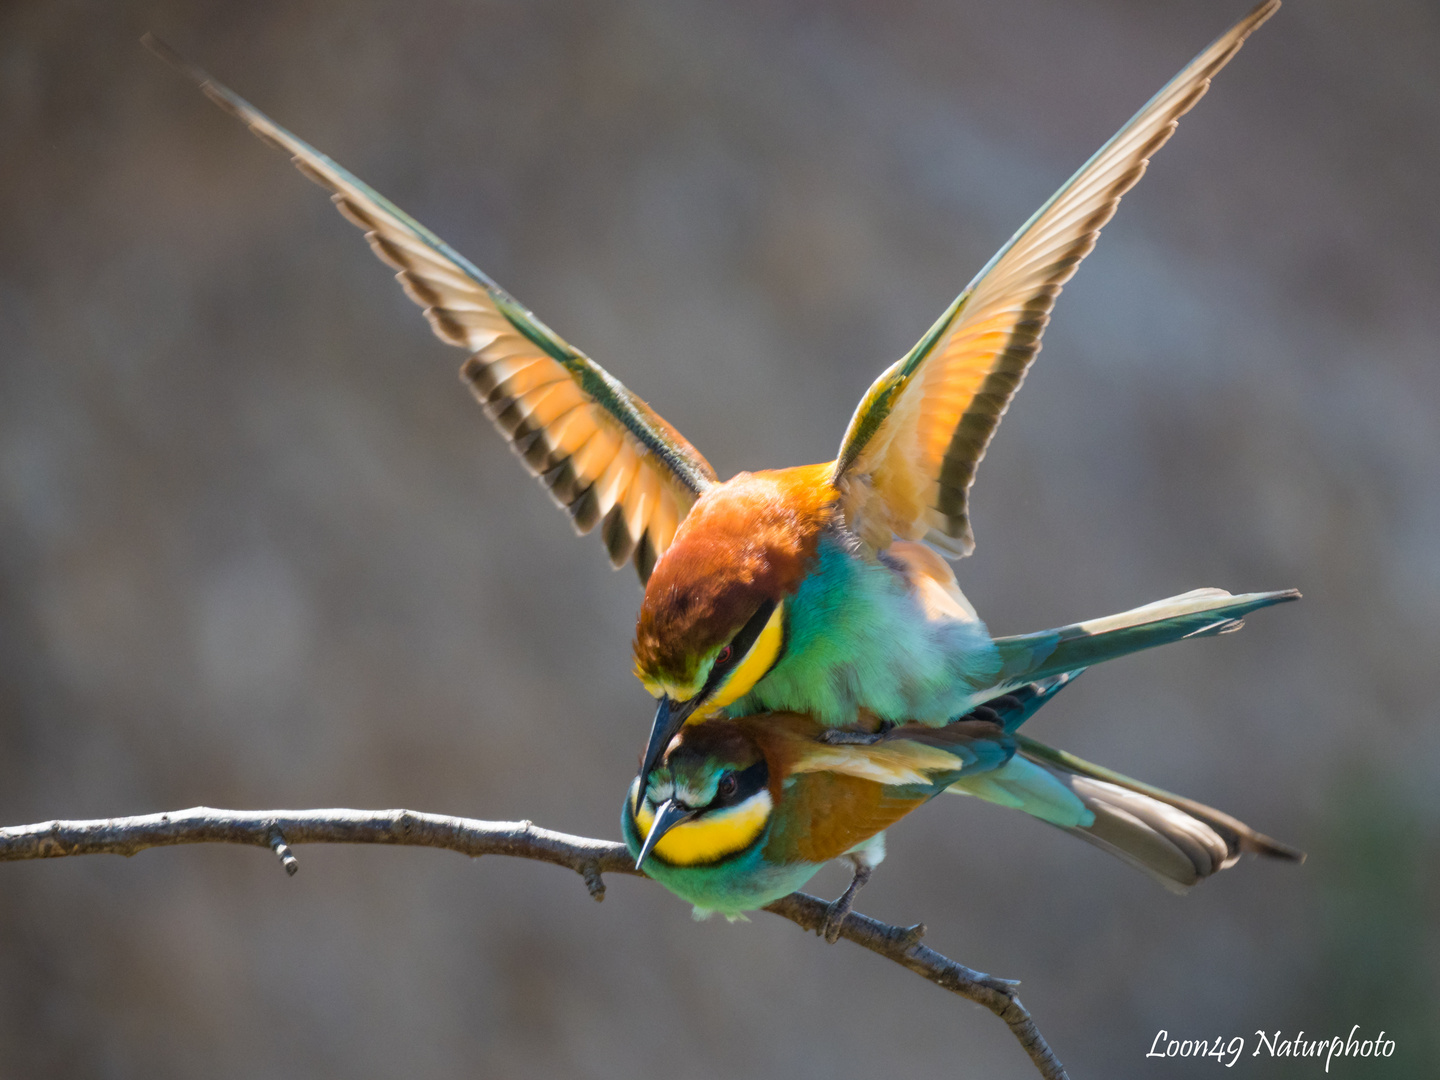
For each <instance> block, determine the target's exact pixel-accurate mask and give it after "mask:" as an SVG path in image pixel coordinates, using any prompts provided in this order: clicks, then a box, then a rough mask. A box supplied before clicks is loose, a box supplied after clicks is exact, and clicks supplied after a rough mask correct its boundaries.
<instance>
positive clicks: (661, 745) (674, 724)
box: [640, 694, 700, 791]
mask: <svg viewBox="0 0 1440 1080" xmlns="http://www.w3.org/2000/svg"><path fill="white" fill-rule="evenodd" d="M699 699H700V695H699V694H697V695H696V696H695V697H693V698H691V699H690V700H689V701H679V702H676V701H671V700H670V698H669V696H668V695H667V696H666V697H662V698H661V699H660V707H659V708H658V709H656V710H655V723H654V724H652V725H651V726H650V742H649V743H648V744H646V746H645V757H644V758H642V759H641V761H640V784H641V790H642V791H643V790H644V785H645V782H646V780H647V779H648V778H649V776H650V772H651V770H653V769H654V768H655V766H656V765H657V764H659V762H660V757H661V755H662V754H664V753H665V748H666V747H667V746H669V745H670V740H671V739H673V738H674V737H675V735H676V734H677V733H678V732H679V731H680V729H681V728H682V727H684V726H685V719H686V717H688V716H689V715H690V714H691V713H692V712H694V711H695V706H696V705H697V704H699Z"/></svg>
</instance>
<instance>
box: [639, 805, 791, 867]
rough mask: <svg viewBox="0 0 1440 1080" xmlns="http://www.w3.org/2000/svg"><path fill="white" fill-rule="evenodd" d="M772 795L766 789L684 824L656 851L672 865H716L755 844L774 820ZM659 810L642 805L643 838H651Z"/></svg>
mask: <svg viewBox="0 0 1440 1080" xmlns="http://www.w3.org/2000/svg"><path fill="white" fill-rule="evenodd" d="M772 805H773V804H772V803H771V801H770V792H769V791H767V790H766V789H764V788H762V789H760V790H759V791H757V792H756V793H755V794H754V795H751V796H750V798H748V799H746V800H745V801H744V802H742V803H739V804H738V805H736V806H727V807H725V809H723V810H711V811H710V812H709V813H707V814H702V815H701V816H700V817H698V818H694V819H692V820H690V821H682V822H681V823H680V824H679V825H676V826H675V827H674V828H673V829H671V830H670V831H669V832H667V833H666V834H665V835H664V836H662V837H661V838H660V840H659V842H658V843H656V845H655V847H654V848H652V849H651V850H652V852H653V854H655V855H658V856H659V857H660V858H661V859H663V860H664V861H665V862H667V863H669V864H670V865H671V866H696V865H699V864H701V863H712V862H717V861H719V860H720V859H723V858H724V857H725V856H726V855H733V854H734V853H735V852H737V851H743V850H745V848H747V847H749V846H750V845H751V844H752V843H754V842H755V838H756V837H757V836H759V835H760V833H761V831H762V830H764V828H765V823H766V822H767V821H769V820H770V810H771V807H772ZM654 824H655V811H653V810H652V809H650V806H649V804H648V803H643V802H642V803H641V804H640V809H639V810H638V811H636V813H635V827H636V831H637V832H639V834H640V836H641V838H642V839H643V838H645V837H647V836H649V835H650V830H651V828H652V827H653V826H654Z"/></svg>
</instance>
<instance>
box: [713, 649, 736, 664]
mask: <svg viewBox="0 0 1440 1080" xmlns="http://www.w3.org/2000/svg"><path fill="white" fill-rule="evenodd" d="M734 655H735V650H734V649H732V648H731V647H730V646H729V645H726V646H725V647H724V648H723V649H721V650H720V653H719V655H717V656H716V657H715V663H716V664H717V665H718V664H728V663H729V662H730V657H732V656H734Z"/></svg>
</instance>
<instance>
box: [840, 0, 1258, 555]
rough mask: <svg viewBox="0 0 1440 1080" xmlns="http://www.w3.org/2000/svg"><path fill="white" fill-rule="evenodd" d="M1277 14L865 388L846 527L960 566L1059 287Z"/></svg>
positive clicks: (1040, 220) (1198, 63)
mask: <svg viewBox="0 0 1440 1080" xmlns="http://www.w3.org/2000/svg"><path fill="white" fill-rule="evenodd" d="M1279 6H1280V0H1264V2H1263V3H1261V4H1260V6H1259V7H1257V8H1255V9H1254V10H1253V11H1251V12H1250V14H1249V15H1247V16H1245V18H1243V19H1241V20H1240V21H1239V22H1238V23H1236V24H1235V25H1234V26H1233V27H1231V28H1230V29H1229V30H1228V31H1226V32H1225V33H1224V34H1222V35H1221V36H1220V37H1219V38H1218V39H1216V41H1215V42H1214V44H1212V45H1211V46H1210V47H1209V48H1208V49H1206V50H1205V51H1204V52H1202V53H1201V54H1200V55H1199V56H1197V57H1196V58H1195V59H1194V60H1192V61H1191V62H1190V64H1189V65H1188V66H1186V68H1185V69H1184V70H1183V71H1181V72H1180V74H1179V75H1177V76H1175V78H1174V79H1172V80H1171V81H1170V82H1169V83H1168V84H1167V85H1166V86H1165V87H1164V89H1162V90H1161V91H1160V92H1159V93H1158V94H1156V95H1155V97H1153V98H1152V99H1151V100H1150V102H1149V103H1148V104H1147V105H1146V106H1145V107H1144V108H1143V109H1141V110H1140V111H1139V112H1138V113H1137V114H1136V115H1135V116H1134V117H1133V118H1132V119H1131V120H1130V122H1129V123H1128V124H1126V125H1125V126H1124V127H1123V128H1121V129H1120V131H1119V132H1118V133H1117V134H1116V135H1115V137H1114V138H1112V139H1111V140H1110V141H1109V142H1107V143H1106V144H1105V145H1104V146H1103V147H1101V148H1100V150H1099V151H1098V152H1097V153H1096V154H1095V156H1094V157H1092V158H1091V159H1090V160H1089V161H1087V162H1086V163H1085V165H1084V167H1083V168H1082V169H1081V170H1080V171H1079V172H1077V173H1076V174H1075V175H1074V176H1073V177H1071V178H1070V180H1069V181H1068V182H1067V183H1066V184H1065V186H1064V187H1062V188H1061V189H1060V190H1059V191H1057V192H1056V193H1055V194H1054V195H1053V196H1051V198H1050V201H1049V202H1047V203H1046V204H1045V205H1044V206H1042V207H1041V208H1040V209H1039V210H1038V211H1036V213H1035V215H1034V217H1032V218H1031V219H1030V220H1029V221H1027V222H1026V223H1025V225H1024V226H1023V227H1022V228H1021V229H1020V231H1019V232H1018V233H1016V234H1015V236H1014V237H1012V238H1011V240H1010V242H1009V243H1008V244H1006V245H1005V246H1004V247H1003V248H1001V249H1000V251H999V252H997V253H996V255H995V257H994V258H992V259H991V260H990V262H989V263H987V264H986V265H985V267H984V269H982V270H981V271H980V273H979V274H978V275H976V277H975V280H974V281H972V282H971V283H970V285H969V287H968V288H966V290H965V291H964V292H963V293H961V294H960V296H959V297H957V298H956V300H955V302H954V303H953V304H951V305H950V307H949V308H948V309H947V310H946V311H945V313H944V314H943V315H942V316H941V317H940V319H939V321H938V322H936V324H935V325H934V326H933V327H931V328H930V331H929V332H928V333H927V334H926V335H925V336H924V337H923V338H921V339H920V342H919V343H918V344H917V345H916V346H915V348H914V349H912V350H911V351H910V353H909V355H907V356H906V357H904V358H903V359H901V360H899V361H898V362H896V363H895V364H894V365H893V366H892V367H890V368H889V369H888V370H886V371H885V373H884V374H882V375H881V376H880V378H879V379H877V380H876V381H875V383H874V385H872V386H871V387H870V389H869V391H868V392H867V393H866V395H865V397H864V399H863V400H862V401H861V402H860V405H859V407H858V408H857V409H856V410H855V416H854V418H853V419H852V420H851V421H850V426H849V428H848V429H847V430H846V432H845V438H844V441H843V442H842V443H841V447H840V455H839V457H838V458H837V460H836V463H835V474H834V476H835V483H836V485H837V487H839V489H840V491H841V495H842V497H841V508H842V510H843V512H844V514H845V518H846V521H847V523H848V524H849V525H850V527H851V528H852V529H853V530H854V531H855V532H856V533H857V534H858V535H859V536H860V537H861V538H862V539H863V540H865V541H866V542H867V543H868V544H869V545H870V546H871V547H872V548H875V549H877V550H878V549H880V548H884V547H886V546H887V545H888V544H889V543H890V541H891V539H892V538H897V537H898V538H899V539H902V540H924V541H926V542H927V543H929V544H931V545H932V546H934V547H935V548H937V549H938V550H940V551H942V552H944V553H945V554H947V555H949V556H950V557H952V558H958V557H960V556H962V555H968V554H969V553H970V552H971V551H972V550H973V549H974V547H975V540H974V537H973V535H972V533H971V529H970V509H969V492H970V484H971V482H972V481H973V480H974V477H975V467H976V466H977V465H979V463H980V460H981V458H983V457H984V456H985V450H986V447H988V446H989V444H990V438H991V436H992V435H994V433H995V429H996V427H998V426H999V424H1000V417H1001V416H1003V415H1004V413H1005V410H1006V409H1007V408H1008V407H1009V405H1010V399H1011V398H1012V397H1014V396H1015V391H1016V390H1018V389H1019V388H1020V383H1021V381H1022V380H1023V379H1024V378H1025V371H1026V369H1027V368H1028V367H1029V366H1030V362H1031V361H1032V360H1034V359H1035V355H1036V353H1038V352H1039V351H1040V336H1041V334H1043V333H1044V331H1045V326H1046V324H1047V323H1048V322H1049V321H1050V310H1051V308H1053V307H1054V305H1055V297H1056V296H1057V295H1059V292H1060V289H1061V286H1063V285H1064V284H1065V282H1066V281H1068V280H1070V277H1071V275H1072V274H1074V273H1075V269H1076V267H1078V266H1079V265H1080V260H1082V259H1083V258H1084V257H1085V256H1086V255H1088V254H1089V253H1090V250H1091V249H1092V248H1093V247H1094V246H1095V241H1096V238H1097V237H1098V236H1099V235H1100V229H1101V227H1102V226H1103V225H1104V224H1105V223H1106V222H1107V221H1109V220H1110V218H1111V217H1112V216H1113V215H1114V213H1115V208H1116V205H1117V204H1118V203H1119V202H1120V196H1122V195H1123V194H1124V193H1125V192H1126V191H1128V190H1130V188H1131V187H1132V186H1134V184H1135V182H1136V181H1137V180H1139V179H1140V177H1141V176H1142V175H1143V174H1144V172H1145V166H1146V164H1147V163H1148V161H1149V159H1150V156H1151V155H1152V154H1154V153H1155V151H1156V150H1158V149H1159V148H1160V147H1161V146H1163V145H1164V144H1165V141H1166V140H1167V139H1169V138H1170V135H1171V133H1172V132H1173V131H1174V130H1175V126H1176V123H1177V121H1178V119H1179V118H1180V117H1181V116H1183V115H1184V114H1185V113H1186V112H1187V111H1189V109H1190V108H1191V107H1192V106H1193V105H1194V104H1195V103H1196V102H1197V101H1199V100H1200V98H1201V97H1202V96H1203V95H1204V93H1205V91H1206V90H1207V89H1208V88H1209V86H1210V79H1211V77H1212V76H1213V75H1214V74H1215V73H1216V72H1217V71H1219V70H1220V69H1221V68H1222V67H1224V66H1225V64H1226V63H1228V62H1229V60H1230V58H1231V57H1232V56H1234V55H1235V53H1236V51H1237V50H1238V49H1239V48H1240V46H1241V44H1242V43H1243V42H1244V41H1245V39H1246V38H1247V37H1248V36H1249V35H1250V33H1251V32H1252V31H1253V30H1254V29H1255V28H1256V27H1258V26H1259V25H1260V24H1261V23H1263V22H1264V21H1265V20H1266V19H1268V18H1269V17H1270V16H1271V15H1272V14H1273V13H1274V12H1275V9H1276V8H1278V7H1279Z"/></svg>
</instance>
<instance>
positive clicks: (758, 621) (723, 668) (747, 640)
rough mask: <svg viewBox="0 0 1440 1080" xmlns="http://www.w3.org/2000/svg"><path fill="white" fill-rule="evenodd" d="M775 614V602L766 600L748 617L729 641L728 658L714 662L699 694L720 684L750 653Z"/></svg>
mask: <svg viewBox="0 0 1440 1080" xmlns="http://www.w3.org/2000/svg"><path fill="white" fill-rule="evenodd" d="M774 613H775V601H774V600H766V601H765V602H764V603H763V604H761V605H760V607H759V608H758V609H756V611H755V614H754V615H751V616H750V621H749V622H747V623H746V624H745V625H744V626H742V627H741V628H740V632H739V633H738V634H736V635H735V636H734V637H733V638H731V639H730V656H729V657H728V658H727V659H726V660H725V662H724V663H721V662H719V661H718V660H717V661H716V662H715V666H714V667H712V668H711V669H710V675H709V677H708V678H707V679H706V680H705V686H704V688H703V689H702V690H701V691H700V692H701V694H708V693H709V692H710V691H711V690H713V689H715V687H716V686H718V685H719V684H720V680H721V679H723V678H724V677H725V676H726V674H727V673H729V671H730V669H731V668H732V667H734V666H735V664H737V663H738V662H739V661H740V660H741V659H742V658H743V657H744V656H746V655H747V654H748V653H749V652H750V647H751V646H752V645H754V644H755V639H756V638H758V637H759V636H760V634H761V633H762V632H763V631H764V629H765V624H766V623H768V622H769V621H770V616H771V615H773V614H774Z"/></svg>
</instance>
